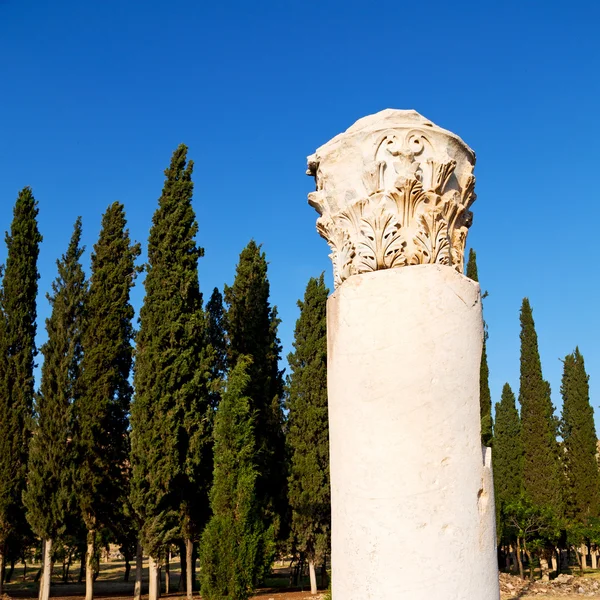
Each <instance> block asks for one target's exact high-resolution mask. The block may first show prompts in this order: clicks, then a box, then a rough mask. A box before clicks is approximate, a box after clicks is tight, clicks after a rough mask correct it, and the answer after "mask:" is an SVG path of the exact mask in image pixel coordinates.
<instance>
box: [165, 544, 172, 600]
mask: <svg viewBox="0 0 600 600" xmlns="http://www.w3.org/2000/svg"><path fill="white" fill-rule="evenodd" d="M170 563H171V546H168V547H167V550H166V552H165V594H168V593H169V592H170V591H171V574H170V573H169V569H170Z"/></svg>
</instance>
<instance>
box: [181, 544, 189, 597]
mask: <svg viewBox="0 0 600 600" xmlns="http://www.w3.org/2000/svg"><path fill="white" fill-rule="evenodd" d="M179 565H180V569H179V571H180V575H179V591H180V592H183V591H185V586H186V585H187V568H186V559H185V544H184V543H183V542H179Z"/></svg>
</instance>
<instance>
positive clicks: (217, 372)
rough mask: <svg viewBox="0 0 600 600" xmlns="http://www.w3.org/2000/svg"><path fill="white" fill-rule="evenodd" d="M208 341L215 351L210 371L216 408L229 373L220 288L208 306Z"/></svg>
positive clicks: (214, 406) (212, 398) (213, 401)
mask: <svg viewBox="0 0 600 600" xmlns="http://www.w3.org/2000/svg"><path fill="white" fill-rule="evenodd" d="M206 341H207V344H209V345H210V346H211V348H212V349H213V362H212V366H211V369H210V382H211V393H210V395H211V405H212V406H213V408H216V407H217V405H218V404H219V400H220V397H221V394H220V390H221V386H222V383H223V381H224V379H225V373H226V372H227V343H226V338H225V311H224V309H223V296H221V292H219V289H218V288H215V289H214V290H213V293H212V294H211V297H210V300H209V301H208V303H207V304H206Z"/></svg>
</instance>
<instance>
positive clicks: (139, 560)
mask: <svg viewBox="0 0 600 600" xmlns="http://www.w3.org/2000/svg"><path fill="white" fill-rule="evenodd" d="M142 552H143V549H142V542H141V541H140V540H138V543H137V550H136V553H135V586H134V588H133V599H134V600H141V598H142V574H143V568H144V564H143V556H142Z"/></svg>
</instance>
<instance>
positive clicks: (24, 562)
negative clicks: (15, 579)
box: [22, 557, 27, 581]
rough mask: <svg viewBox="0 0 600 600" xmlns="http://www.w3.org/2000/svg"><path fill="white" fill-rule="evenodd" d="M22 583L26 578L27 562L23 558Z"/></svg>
mask: <svg viewBox="0 0 600 600" xmlns="http://www.w3.org/2000/svg"><path fill="white" fill-rule="evenodd" d="M22 560H23V581H25V578H26V577H27V561H26V560H25V557H23V559H22Z"/></svg>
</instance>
